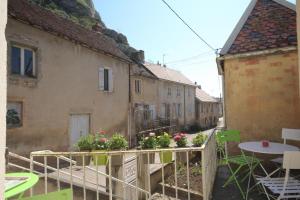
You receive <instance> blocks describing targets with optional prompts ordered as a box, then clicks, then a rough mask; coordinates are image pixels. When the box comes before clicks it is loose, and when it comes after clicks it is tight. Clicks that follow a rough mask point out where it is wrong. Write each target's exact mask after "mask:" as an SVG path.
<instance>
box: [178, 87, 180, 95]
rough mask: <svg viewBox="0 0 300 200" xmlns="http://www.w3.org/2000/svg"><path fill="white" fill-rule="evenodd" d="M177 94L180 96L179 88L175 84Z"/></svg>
mask: <svg viewBox="0 0 300 200" xmlns="http://www.w3.org/2000/svg"><path fill="white" fill-rule="evenodd" d="M177 96H180V88H179V87H178V86H177Z"/></svg>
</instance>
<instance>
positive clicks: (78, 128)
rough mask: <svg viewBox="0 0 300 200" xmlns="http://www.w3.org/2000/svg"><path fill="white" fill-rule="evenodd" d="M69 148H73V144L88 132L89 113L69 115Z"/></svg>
mask: <svg viewBox="0 0 300 200" xmlns="http://www.w3.org/2000/svg"><path fill="white" fill-rule="evenodd" d="M69 130H70V133H69V134H70V149H74V144H76V142H77V141H78V139H79V138H80V137H81V136H84V135H87V134H89V131H90V116H89V115H71V116H70V128H69Z"/></svg>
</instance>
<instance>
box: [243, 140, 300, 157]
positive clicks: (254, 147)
mask: <svg viewBox="0 0 300 200" xmlns="http://www.w3.org/2000/svg"><path fill="white" fill-rule="evenodd" d="M239 148H240V149H242V150H245V151H249V152H253V153H262V154H273V155H283V153H284V152H285V151H299V148H298V147H295V146H292V145H288V144H282V143H276V142H269V146H268V147H263V146H262V143H261V141H256V142H243V143H240V144H239Z"/></svg>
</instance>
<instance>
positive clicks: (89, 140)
mask: <svg viewBox="0 0 300 200" xmlns="http://www.w3.org/2000/svg"><path fill="white" fill-rule="evenodd" d="M93 140H94V138H93V135H91V134H89V135H87V136H81V137H80V138H79V140H78V141H77V143H76V144H75V146H76V147H77V148H78V150H79V151H91V150H92V148H93Z"/></svg>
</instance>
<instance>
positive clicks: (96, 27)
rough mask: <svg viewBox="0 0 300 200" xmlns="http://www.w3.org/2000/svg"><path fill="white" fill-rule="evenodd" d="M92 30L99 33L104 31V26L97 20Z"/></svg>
mask: <svg viewBox="0 0 300 200" xmlns="http://www.w3.org/2000/svg"><path fill="white" fill-rule="evenodd" d="M92 30H93V31H95V32H98V33H103V30H104V27H103V26H102V25H101V24H100V23H99V22H97V23H96V24H95V25H94V26H92Z"/></svg>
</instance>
